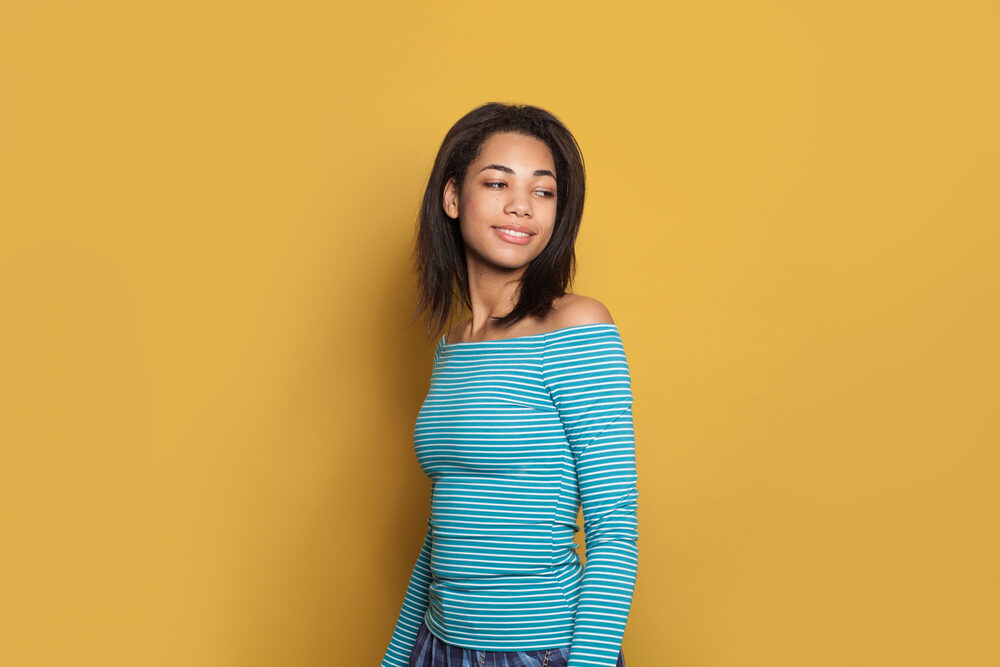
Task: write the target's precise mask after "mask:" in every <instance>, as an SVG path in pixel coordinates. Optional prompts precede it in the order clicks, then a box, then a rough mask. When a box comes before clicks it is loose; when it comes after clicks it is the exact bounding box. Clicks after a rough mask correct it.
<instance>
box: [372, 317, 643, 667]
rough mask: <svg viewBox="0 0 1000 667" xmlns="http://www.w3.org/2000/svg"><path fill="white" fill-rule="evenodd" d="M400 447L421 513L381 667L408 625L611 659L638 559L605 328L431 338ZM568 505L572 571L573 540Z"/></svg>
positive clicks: (618, 364) (630, 462)
mask: <svg viewBox="0 0 1000 667" xmlns="http://www.w3.org/2000/svg"><path fill="white" fill-rule="evenodd" d="M414 447H415V450H416V455H417V460H418V462H419V463H420V467H421V468H422V469H423V470H424V472H425V473H426V474H427V476H428V477H429V478H430V480H431V488H432V492H431V510H430V517H429V518H428V521H427V526H428V527H427V535H426V537H425V538H424V543H423V547H422V548H421V549H420V554H419V556H418V558H417V562H416V565H415V566H414V568H413V572H412V575H411V577H410V582H409V585H408V586H407V589H406V595H405V597H404V599H403V605H402V609H401V611H400V614H399V618H398V621H397V623H396V628H395V631H394V632H393V634H392V639H391V640H390V642H389V646H388V649H387V650H386V653H385V657H384V658H383V660H382V667H406V665H407V664H408V660H409V657H410V651H411V649H412V647H413V643H414V640H415V638H416V635H417V630H418V629H419V627H420V623H421V621H424V622H426V624H427V627H428V629H429V630H430V631H431V633H433V634H434V635H436V636H437V637H438V638H440V639H441V640H442V641H444V642H446V643H448V644H452V645H455V646H462V647H466V648H473V649H479V650H484V651H514V650H537V649H546V648H555V647H560V646H569V647H570V659H569V667H614V665H615V664H616V663H617V660H618V651H619V649H620V647H621V641H622V635H623V634H624V632H625V621H626V619H627V618H628V613H629V607H630V606H631V602H632V592H633V589H634V586H635V577H636V569H637V565H638V547H637V540H638V529H637V520H636V510H637V501H638V489H637V486H636V482H637V480H636V470H635V433H634V430H633V422H632V389H631V378H630V374H629V368H628V362H627V360H626V357H625V350H624V347H623V345H622V340H621V335H620V333H619V331H618V327H617V326H616V325H615V324H610V323H598V324H583V325H577V326H571V327H566V328H563V329H558V330H556V331H551V332H548V333H542V334H535V335H531V336H520V337H518V338H507V339H503V340H496V341H479V342H470V343H453V344H448V343H446V342H445V337H444V336H442V337H441V339H440V341H438V344H437V347H436V348H435V349H434V367H433V371H432V373H431V381H430V388H429V390H428V392H427V397H426V398H425V400H424V403H423V405H422V406H421V408H420V412H419V414H418V416H417V421H416V425H415V428H414ZM581 504H582V506H583V518H584V529H585V531H586V551H587V558H586V566H583V565H581V559H580V556H579V554H577V552H576V549H577V545H576V543H575V542H574V540H573V537H574V534H575V533H576V532H577V531H578V530H579V527H578V526H577V524H576V517H577V512H578V510H579V509H580V506H581Z"/></svg>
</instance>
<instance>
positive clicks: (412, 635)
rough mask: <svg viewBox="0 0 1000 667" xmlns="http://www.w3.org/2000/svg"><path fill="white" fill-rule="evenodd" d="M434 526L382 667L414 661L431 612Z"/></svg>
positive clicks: (426, 539) (407, 590)
mask: <svg viewBox="0 0 1000 667" xmlns="http://www.w3.org/2000/svg"><path fill="white" fill-rule="evenodd" d="M430 560H431V527H430V521H429V520H428V523H427V534H426V535H425V536H424V543H423V546H421V547H420V554H419V555H418V556H417V562H416V564H414V566H413V572H412V573H411V574H410V582H409V584H407V586H406V595H405V596H404V597H403V607H402V609H400V612H399V618H398V619H397V620H396V628H395V630H393V633H392V638H391V639H390V640H389V647H388V648H387V649H386V652H385V656H384V657H383V658H382V665H381V667H407V665H409V664H410V652H411V651H412V650H413V644H414V642H415V641H416V639H417V631H418V630H419V629H420V623H421V622H422V621H423V619H424V613H425V612H426V611H427V587H428V586H429V585H430V582H431V570H430Z"/></svg>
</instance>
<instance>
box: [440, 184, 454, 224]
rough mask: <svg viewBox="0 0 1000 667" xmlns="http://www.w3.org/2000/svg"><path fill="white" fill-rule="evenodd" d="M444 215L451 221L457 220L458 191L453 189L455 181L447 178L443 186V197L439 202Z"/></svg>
mask: <svg viewBox="0 0 1000 667" xmlns="http://www.w3.org/2000/svg"><path fill="white" fill-rule="evenodd" d="M441 206H442V208H444V214H445V215H447V216H448V217H449V218H451V219H452V220H456V219H457V218H458V190H457V189H456V187H455V179H454V178H449V179H448V182H447V183H445V184H444V197H443V200H442V202H441Z"/></svg>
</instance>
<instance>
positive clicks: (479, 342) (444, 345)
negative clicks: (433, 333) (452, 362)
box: [441, 322, 618, 349]
mask: <svg viewBox="0 0 1000 667" xmlns="http://www.w3.org/2000/svg"><path fill="white" fill-rule="evenodd" d="M586 327H614V328H617V327H618V325H617V324H615V323H614V322H594V323H592V324H574V325H572V326H568V327H562V328H561V329H553V330H552V331H543V332H542V333H537V334H528V335H526V336H514V337H512V338H497V339H496V340H471V341H465V342H459V343H448V342H446V341H445V338H446V337H447V336H448V334H447V333H445V334H442V335H441V347H442V348H444V349H448V348H452V347H459V346H468V345H486V344H489V343H506V342H509V341H522V340H527V339H529V338H539V337H541V336H550V335H552V334H557V333H562V332H564V331H570V330H572V329H583V328H586Z"/></svg>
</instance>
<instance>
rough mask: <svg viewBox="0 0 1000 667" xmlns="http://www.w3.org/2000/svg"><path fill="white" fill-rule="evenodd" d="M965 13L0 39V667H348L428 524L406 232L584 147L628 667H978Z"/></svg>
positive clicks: (370, 640) (985, 411)
mask: <svg viewBox="0 0 1000 667" xmlns="http://www.w3.org/2000/svg"><path fill="white" fill-rule="evenodd" d="M998 19H1000V9H998V6H997V4H996V3H995V2H986V1H983V2H971V1H965V0H963V1H958V2H949V3H945V2H937V3H920V2H917V3H913V2H874V3H872V2H842V1H840V2H833V1H827V0H823V1H822V2H767V1H760V2H734V1H728V2H723V1H708V2H697V3H693V2H692V3H653V2H649V3H639V2H611V3H590V4H581V3H578V2H554V1H546V2H530V3H529V2H513V1H512V2H506V3H479V2H461V3H460V2H448V3H444V2H433V3H430V2H428V3H415V4H414V3H406V2H396V3H379V2H368V3H351V4H350V5H347V6H339V3H320V2H316V3H303V2H283V3H278V2H271V3H261V2H231V3H221V2H208V3H205V2H171V3H155V4H154V3H144V2H118V3H110V2H104V1H95V2H79V3H68V2H20V3H14V2H4V3H3V5H2V8H0V63H2V65H0V67H2V69H0V77H2V78H0V86H2V89H0V95H2V102H0V160H2V172H0V220H2V236H0V616H2V619H0V664H3V665H5V666H7V665H9V666H11V667H20V666H32V667H33V666H49V665H101V666H104V667H111V666H118V665H121V666H125V665H128V666H130V667H131V666H137V665H142V666H144V667H145V666H150V667H153V666H157V667H158V666H161V665H162V666H167V665H169V666H177V665H184V666H203V665H204V666H212V667H216V666H225V667H228V666H233V667H243V666H247V667H256V666H277V665H295V666H320V665H323V666H329V665H336V666H340V665H350V666H353V665H358V666H366V665H376V664H378V661H379V659H380V658H381V656H382V653H383V651H384V649H385V646H386V644H387V642H388V639H389V635H390V633H391V631H392V627H393V624H394V623H395V620H396V614H397V613H398V610H399V606H400V603H401V601H402V597H403V592H404V588H405V585H406V581H407V578H408V576H409V572H410V568H411V567H412V564H413V560H414V559H415V557H416V554H417V550H418V548H419V544H420V540H421V539H422V535H423V532H424V530H425V528H426V523H425V520H426V516H427V509H428V498H429V485H428V483H427V480H426V478H425V477H424V476H423V474H422V473H421V471H420V469H419V467H418V466H417V463H416V460H415V458H414V455H413V450H412V427H413V421H414V419H415V418H416V413H417V410H418V408H419V406H420V403H421V401H422V399H423V395H424V392H425V391H426V387H427V381H428V377H429V372H430V364H431V350H432V346H433V344H434V342H436V341H435V340H428V339H426V338H425V336H424V333H423V331H422V329H421V326H419V325H415V326H407V321H408V318H409V316H410V314H411V310H412V304H413V298H414V275H413V272H412V269H411V267H410V264H409V252H410V248H411V244H412V237H413V230H414V218H415V214H416V211H417V207H418V204H419V199H420V196H421V193H422V191H423V187H424V185H425V182H426V178H427V175H428V173H429V170H430V167H431V164H432V161H433V158H434V154H435V152H436V151H437V148H438V146H439V145H440V142H441V139H442V138H443V136H444V133H445V131H446V130H447V129H448V127H449V126H450V125H451V124H452V123H454V122H455V121H456V120H457V119H458V118H459V117H460V116H461V115H463V114H464V113H465V112H467V111H469V110H470V109H471V108H473V107H474V106H477V105H478V104H480V103H483V102H486V101H492V100H498V101H507V102H521V103H530V104H536V105H539V106H542V107H545V108H547V109H549V110H551V111H553V112H554V113H555V114H557V115H558V116H559V117H560V118H561V119H562V120H563V121H564V122H565V123H566V124H567V125H568V127H569V128H570V130H571V131H572V132H573V133H574V134H575V135H576V137H577V138H578V140H579V142H580V144H581V146H582V149H583V152H584V156H585V159H586V162H587V167H588V177H589V181H588V184H589V192H588V199H587V206H586V212H585V216H584V221H583V226H582V229H581V233H580V238H579V243H578V246H577V251H578V258H579V272H578V280H577V282H576V285H575V291H576V292H578V293H580V294H586V295H589V296H594V297H596V298H598V299H600V300H601V301H603V302H604V303H605V304H606V305H607V306H608V307H609V308H610V310H611V312H612V314H613V316H614V318H615V320H616V322H617V323H618V325H619V327H620V329H621V331H622V334H623V340H624V342H625V345H626V348H627V352H628V355H629V363H630V367H631V370H632V378H633V391H634V394H635V405H634V413H635V420H636V431H637V456H638V465H639V484H640V510H639V511H640V514H639V521H640V569H639V576H638V583H637V588H636V593H635V600H634V604H633V607H632V612H631V615H630V617H629V623H628V627H627V630H626V633H625V640H624V650H625V655H626V658H627V662H628V665H629V667H658V666H661V665H664V666H669V667H758V666H759V667H786V666H787V667H802V666H804V665H809V666H811V667H825V666H830V667H834V666H835V667H843V666H845V665H864V666H869V665H870V666H873V667H874V666H879V667H881V666H883V665H906V666H907V667H913V666H917V665H935V666H939V665H960V666H962V667H980V666H981V667H986V666H987V665H991V666H992V665H997V664H1000V645H998V639H997V629H998V627H1000V602H998V597H1000V595H998V594H1000V573H998V567H997V564H998V563H1000V545H998V536H997V528H998V512H997V510H998V505H1000V502H998V491H997V474H998V444H997V443H998V440H1000V429H998V425H997V416H996V413H997V408H998V403H1000V401H998V394H1000V387H998V372H1000V367H998V366H1000V365H998V355H997V352H996V345H997V340H998V339H1000V326H998V325H1000V322H998V313H997V310H998V309H997V305H998V297H1000V275H998V273H1000V271H998V268H997V262H998V260H997V257H998V247H997V246H998V244H997V241H998V235H1000V234H998V221H1000V215H998V214H1000V197H998V190H997V181H998V175H1000V174H998V168H997V161H998V154H1000V150H998V149H1000V134H998V130H997V118H998V117H1000V105H998V99H997V71H998V67H997V66H998V56H1000V49H998V46H997V34H998V28H1000V21H998Z"/></svg>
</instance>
